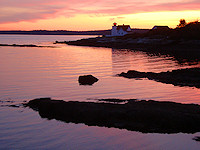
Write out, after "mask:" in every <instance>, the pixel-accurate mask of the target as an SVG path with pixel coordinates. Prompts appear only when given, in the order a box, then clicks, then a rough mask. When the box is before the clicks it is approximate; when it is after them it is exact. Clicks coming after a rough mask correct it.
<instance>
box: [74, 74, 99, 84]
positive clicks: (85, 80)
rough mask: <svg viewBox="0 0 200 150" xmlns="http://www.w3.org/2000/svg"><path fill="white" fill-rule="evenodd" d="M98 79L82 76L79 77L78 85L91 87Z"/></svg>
mask: <svg viewBox="0 0 200 150" xmlns="http://www.w3.org/2000/svg"><path fill="white" fill-rule="evenodd" d="M98 80H99V79H97V78H96V77H94V76H92V75H84V76H79V78H78V82H79V84H80V85H92V84H94V83H95V82H97V81H98Z"/></svg>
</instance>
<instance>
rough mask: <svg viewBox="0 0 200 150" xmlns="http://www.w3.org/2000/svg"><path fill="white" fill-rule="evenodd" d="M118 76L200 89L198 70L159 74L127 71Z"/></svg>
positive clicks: (191, 69)
mask: <svg viewBox="0 0 200 150" xmlns="http://www.w3.org/2000/svg"><path fill="white" fill-rule="evenodd" d="M119 76H122V77H125V78H148V79H149V80H155V81H158V82H162V83H167V84H173V85H175V86H190V87H197V88H200V68H189V69H178V70H172V71H167V72H160V73H154V72H139V71H135V70H129V71H128V72H127V73H124V72H122V73H121V74H119Z"/></svg>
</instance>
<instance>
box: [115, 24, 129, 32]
mask: <svg viewBox="0 0 200 150" xmlns="http://www.w3.org/2000/svg"><path fill="white" fill-rule="evenodd" d="M121 28H122V29H123V30H124V31H127V29H128V28H130V25H118V26H117V30H120V29H121Z"/></svg>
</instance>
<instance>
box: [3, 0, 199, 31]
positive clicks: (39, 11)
mask: <svg viewBox="0 0 200 150" xmlns="http://www.w3.org/2000/svg"><path fill="white" fill-rule="evenodd" d="M0 12H1V13H0V30H71V31H87V30H106V29H111V26H112V24H113V22H117V23H118V24H128V25H130V26H131V28H146V29H151V28H152V27H153V26H154V25H167V26H169V27H171V28H174V27H176V25H177V24H178V23H179V20H180V19H185V20H186V21H187V22H190V21H196V20H198V19H199V16H200V2H199V1H198V0H168V2H166V1H164V0H155V1H153V2H149V1H147V0H130V1H128V2H122V1H119V0H101V1H96V0H73V1H71V0H58V1H56V2H55V1H53V0H29V1H25V0H15V1H14V2H13V0H1V2H0Z"/></svg>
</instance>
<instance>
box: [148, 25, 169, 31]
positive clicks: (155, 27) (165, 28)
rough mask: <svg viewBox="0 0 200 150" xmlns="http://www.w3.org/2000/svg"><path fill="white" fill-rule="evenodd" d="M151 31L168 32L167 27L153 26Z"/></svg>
mask: <svg viewBox="0 0 200 150" xmlns="http://www.w3.org/2000/svg"><path fill="white" fill-rule="evenodd" d="M152 30H169V27H168V26H154V27H153V28H152Z"/></svg>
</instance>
